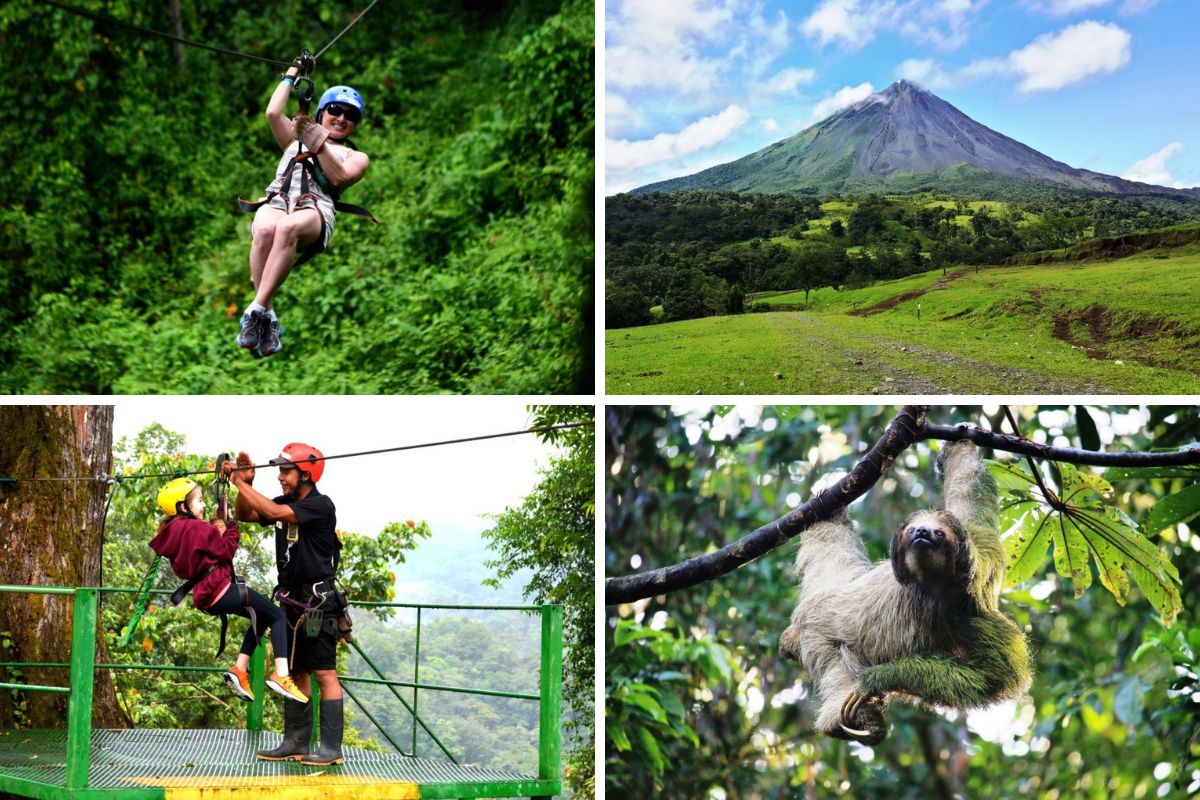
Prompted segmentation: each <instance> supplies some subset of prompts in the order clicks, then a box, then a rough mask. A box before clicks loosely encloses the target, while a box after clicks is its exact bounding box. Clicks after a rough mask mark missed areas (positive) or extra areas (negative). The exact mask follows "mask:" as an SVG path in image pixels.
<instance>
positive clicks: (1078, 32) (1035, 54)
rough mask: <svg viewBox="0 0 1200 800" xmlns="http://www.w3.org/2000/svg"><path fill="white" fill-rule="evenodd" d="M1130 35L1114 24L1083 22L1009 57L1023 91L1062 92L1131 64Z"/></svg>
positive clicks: (1045, 36) (1041, 39) (1029, 45)
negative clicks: (1088, 78)
mask: <svg viewBox="0 0 1200 800" xmlns="http://www.w3.org/2000/svg"><path fill="white" fill-rule="evenodd" d="M1132 39H1133V37H1132V36H1130V35H1129V32H1128V31H1126V30H1124V29H1123V28H1121V27H1120V26H1118V25H1115V24H1113V23H1111V22H1093V21H1090V20H1089V21H1088V22H1081V23H1079V24H1078V25H1072V26H1070V27H1069V28H1063V29H1062V30H1061V31H1058V32H1057V33H1047V34H1043V35H1042V36H1039V37H1038V38H1036V39H1034V40H1033V42H1032V43H1030V44H1028V45H1026V46H1025V47H1023V48H1021V49H1020V50H1014V51H1013V52H1012V53H1009V55H1008V62H1009V65H1010V66H1011V68H1012V71H1013V72H1016V73H1018V74H1020V75H1022V76H1023V77H1022V80H1021V84H1020V86H1019V87H1018V88H1019V89H1020V90H1021V91H1022V92H1038V91H1045V90H1053V89H1061V88H1063V87H1064V86H1070V85H1071V84H1073V83H1078V82H1079V81H1081V80H1083V79H1084V78H1087V77H1089V76H1091V75H1098V74H1103V73H1109V72H1116V71H1117V70H1118V69H1120V68H1121V67H1124V66H1125V65H1126V64H1128V63H1129V59H1130V47H1129V45H1130V42H1131V41H1132Z"/></svg>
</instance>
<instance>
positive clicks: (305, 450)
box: [268, 442, 325, 483]
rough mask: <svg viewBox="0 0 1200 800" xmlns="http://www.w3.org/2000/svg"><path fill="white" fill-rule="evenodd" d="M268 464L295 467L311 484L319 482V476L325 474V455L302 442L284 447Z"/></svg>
mask: <svg viewBox="0 0 1200 800" xmlns="http://www.w3.org/2000/svg"><path fill="white" fill-rule="evenodd" d="M268 463H271V464H275V465H276V466H287V467H295V468H296V469H298V470H300V471H301V472H302V473H304V474H305V475H307V476H308V479H309V480H310V481H312V482H313V483H316V482H317V481H319V480H321V475H322V473H324V472H325V454H324V453H322V452H321V451H320V450H318V449H317V448H315V447H313V446H312V445H309V444H304V443H302V442H292V443H291V444H288V445H284V447H283V452H282V453H280V454H279V455H278V456H276V457H275V458H272V459H271V460H270V462H268Z"/></svg>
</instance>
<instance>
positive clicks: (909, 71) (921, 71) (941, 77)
mask: <svg viewBox="0 0 1200 800" xmlns="http://www.w3.org/2000/svg"><path fill="white" fill-rule="evenodd" d="M896 77H897V78H903V79H904V80H906V81H912V82H913V83H916V84H918V85H920V86H924V87H925V88H926V89H929V90H931V91H935V92H936V91H938V90H939V89H949V88H950V87H952V86H954V85H955V83H956V81H955V79H954V78H953V77H952V76H951V75H950V74H949V73H947V72H946V71H945V70H944V69H942V68H941V67H940V66H939V65H938V64H937V62H935V61H934V60H933V59H931V58H925V59H920V58H910V59H908V60H907V61H902V62H900V65H899V66H898V67H896Z"/></svg>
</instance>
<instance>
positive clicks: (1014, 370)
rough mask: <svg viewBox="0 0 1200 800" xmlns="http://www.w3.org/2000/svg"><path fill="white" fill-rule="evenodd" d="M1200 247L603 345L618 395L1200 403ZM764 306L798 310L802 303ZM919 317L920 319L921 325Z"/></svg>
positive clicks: (956, 280) (623, 335)
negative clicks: (1171, 397)
mask: <svg viewBox="0 0 1200 800" xmlns="http://www.w3.org/2000/svg"><path fill="white" fill-rule="evenodd" d="M1198 297H1200V244H1190V245H1185V246H1183V247H1176V248H1155V249H1150V250H1146V251H1143V252H1141V253H1138V254H1136V255H1133V256H1130V257H1127V258H1120V259H1114V260H1102V261H1088V262H1079V263H1072V262H1065V263H1055V264H1043V265H1038V266H1023V267H983V268H980V269H978V270H976V269H974V268H966V267H959V268H955V269H952V270H950V271H949V275H948V276H947V277H946V278H943V276H942V273H941V271H940V270H938V271H932V272H927V273H924V274H921V275H914V276H910V277H908V278H904V279H902V280H898V281H892V282H888V283H880V284H877V285H875V286H872V287H869V288H866V289H861V290H856V291H835V290H833V289H822V290H820V291H817V292H813V293H811V294H810V295H809V301H810V305H809V307H808V308H807V310H804V311H779V312H772V313H755V314H744V315H741V316H735V317H715V318H708V319H698V320H689V321H686V322H676V323H668V324H664V325H653V326H648V327H644V328H632V329H624V330H613V331H607V332H606V347H605V349H606V379H605V386H606V390H607V391H608V393H610V394H692V393H695V392H701V393H705V394H725V393H728V394H739V393H747V394H759V393H770V394H781V393H787V394H871V393H879V394H977V393H987V394H1195V393H1200V304H1198V303H1196V298H1198ZM762 301H763V302H766V303H769V304H772V305H779V306H795V305H798V304H802V303H803V302H804V293H803V292H793V293H786V294H775V295H772V296H770V297H764V298H762ZM918 304H919V305H920V314H921V317H920V319H918V318H917V309H918Z"/></svg>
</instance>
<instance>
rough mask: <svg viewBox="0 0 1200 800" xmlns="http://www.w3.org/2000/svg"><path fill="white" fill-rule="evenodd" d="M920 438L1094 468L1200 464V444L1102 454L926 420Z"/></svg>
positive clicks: (966, 426)
mask: <svg viewBox="0 0 1200 800" xmlns="http://www.w3.org/2000/svg"><path fill="white" fill-rule="evenodd" d="M918 439H942V440H944V441H947V442H952V441H957V440H960V439H970V440H971V441H972V442H974V443H975V444H978V445H983V446H984V447H990V448H992V449H993V450H1003V451H1004V452H1006V453H1016V454H1018V455H1024V456H1035V457H1037V458H1044V459H1048V460H1050V461H1063V462H1066V463H1068V464H1087V465H1089V466H1093V467H1190V466H1196V465H1200V447H1192V448H1190V449H1187V450H1175V451H1172V452H1170V453H1136V452H1131V451H1121V452H1117V453H1098V452H1096V451H1094V450H1080V449H1078V448H1075V447H1051V446H1050V445H1048V444H1038V443H1037V442H1033V441H1030V440H1029V439H1025V438H1023V437H1020V436H1010V435H1009V434H1006V433H997V432H996V431H988V430H984V429H983V428H976V427H972V426H969V425H933V424H930V423H926V424H925V426H924V428H923V429H922V430H921V434H920V436H919V437H918Z"/></svg>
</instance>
